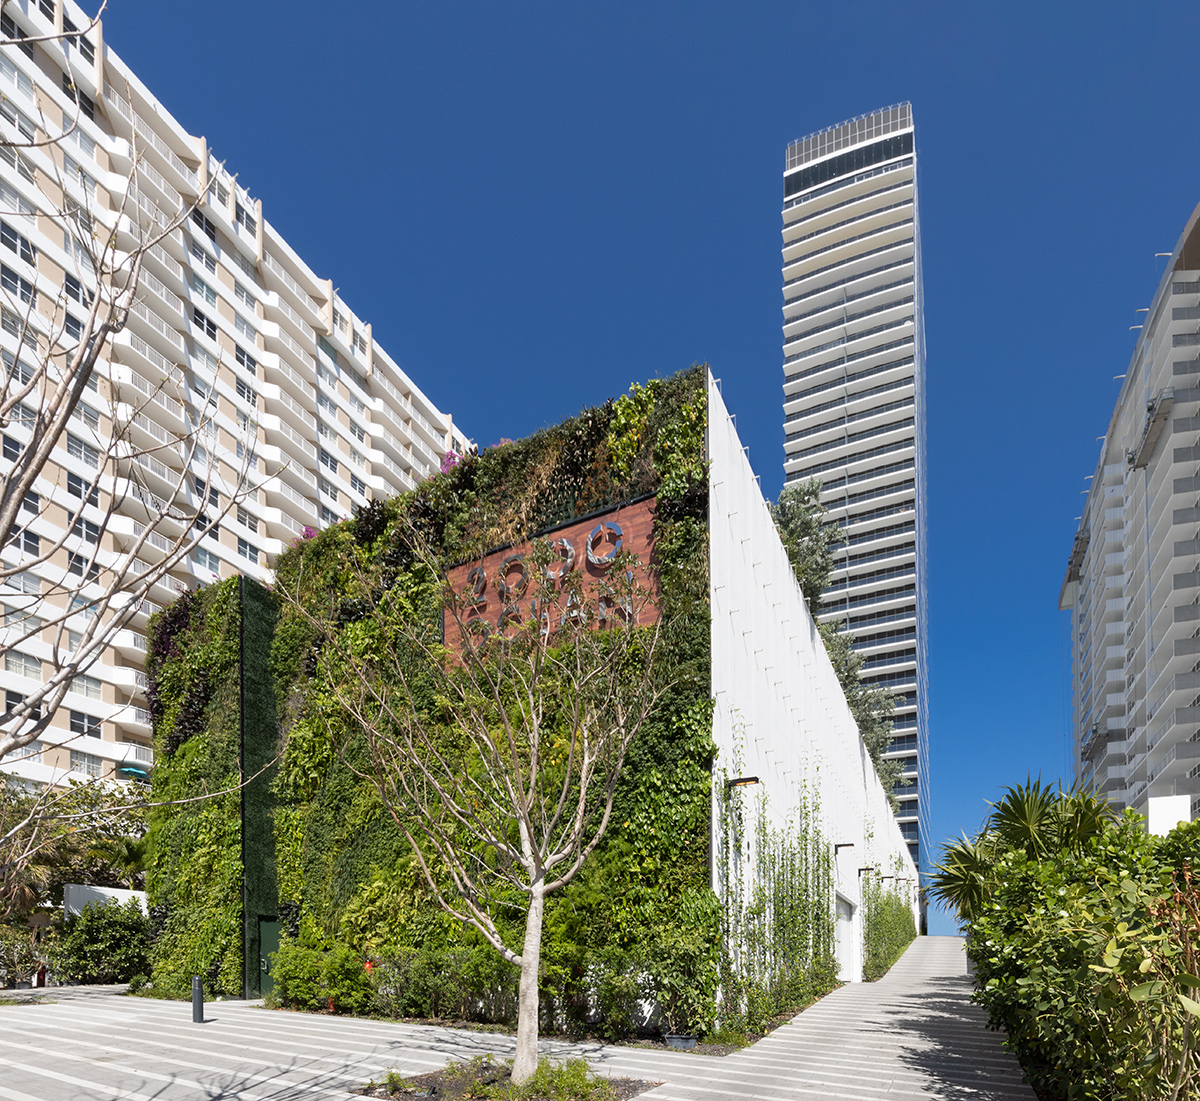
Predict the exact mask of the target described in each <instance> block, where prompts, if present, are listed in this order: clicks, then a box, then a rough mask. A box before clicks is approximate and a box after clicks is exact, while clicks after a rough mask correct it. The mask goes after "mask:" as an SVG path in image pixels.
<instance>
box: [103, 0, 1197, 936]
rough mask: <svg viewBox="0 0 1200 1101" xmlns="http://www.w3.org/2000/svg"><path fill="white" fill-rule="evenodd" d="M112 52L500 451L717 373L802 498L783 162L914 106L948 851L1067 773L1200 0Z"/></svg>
mask: <svg viewBox="0 0 1200 1101" xmlns="http://www.w3.org/2000/svg"><path fill="white" fill-rule="evenodd" d="M105 39H106V41H107V42H108V43H109V44H110V45H111V46H112V47H113V48H114V49H115V50H116V51H117V52H118V53H119V54H120V55H121V56H122V57H123V58H124V59H125V60H126V61H127V62H128V63H129V64H130V65H131V66H132V68H133V69H134V71H135V72H137V73H138V75H139V76H140V77H141V78H142V79H143V80H144V81H145V83H146V84H147V86H148V87H149V88H150V89H151V90H152V91H153V92H154V93H155V94H156V95H157V96H158V97H159V99H160V100H161V101H162V102H163V103H164V104H165V105H166V107H167V108H168V109H169V110H171V111H172V112H173V113H174V114H175V116H176V117H177V118H178V119H179V120H180V121H181V122H182V123H183V125H184V126H186V127H187V128H188V129H189V130H190V131H191V132H192V133H195V134H205V135H206V136H207V137H208V139H209V143H210V146H211V147H212V148H213V149H214V151H215V152H216V153H217V155H218V156H219V157H222V158H224V159H225V160H226V162H227V164H228V166H229V168H230V169H231V170H232V171H234V172H237V173H239V175H240V178H241V180H242V182H243V183H244V184H245V185H246V186H248V187H249V188H250V190H251V192H252V193H253V194H254V195H255V196H257V197H260V198H261V199H262V200H263V206H264V213H265V216H266V217H267V218H268V220H270V221H271V222H272V223H274V225H275V226H276V227H277V228H278V229H279V230H280V231H281V232H282V233H283V235H284V236H285V237H286V238H287V239H288V241H289V242H290V243H291V244H292V245H293V246H294V247H295V248H296V250H297V251H298V252H299V253H300V254H301V255H302V256H303V257H304V258H305V259H306V260H307V261H308V263H309V264H310V266H311V267H312V268H313V269H314V270H315V271H316V272H317V274H318V275H321V276H322V277H332V278H333V280H334V283H335V285H337V286H338V287H339V288H340V289H341V293H342V296H343V297H344V298H345V300H346V301H347V303H349V304H350V305H351V307H352V308H353V309H354V310H355V311H356V312H357V313H358V314H359V315H360V316H361V317H363V318H364V319H366V320H370V321H371V322H372V323H373V325H374V332H375V337H376V339H377V340H378V341H380V342H381V343H382V344H383V346H384V347H386V348H387V349H388V350H389V351H390V352H391V353H392V355H394V356H395V357H396V359H397V360H398V361H399V362H400V363H401V364H402V366H403V367H404V368H405V369H406V370H407V371H408V373H409V374H410V375H411V376H412V377H413V378H414V379H415V380H416V381H417V382H418V383H419V385H421V386H422V388H423V389H425V391H426V392H427V393H428V394H429V396H430V397H431V398H432V399H433V400H434V401H435V402H436V403H438V405H439V406H440V407H441V408H443V409H447V410H449V411H451V412H452V413H453V414H454V416H455V418H456V420H457V421H458V423H460V424H461V425H462V427H463V428H464V429H465V430H466V431H467V432H468V433H469V434H470V435H472V436H474V437H475V438H476V439H477V440H478V442H479V443H480V444H481V445H486V444H489V443H492V442H495V441H496V440H498V439H499V438H500V437H501V436H508V437H518V436H521V435H524V434H526V433H528V432H530V431H532V430H534V429H536V428H539V427H541V426H543V425H545V424H549V423H553V422H555V421H558V420H560V419H561V418H562V417H563V416H566V415H569V414H572V413H574V412H576V411H577V410H578V409H580V408H581V407H583V406H584V405H587V404H590V403H594V402H599V401H603V400H604V399H605V398H606V397H608V396H610V395H612V394H615V393H618V392H620V391H622V390H624V389H625V388H626V387H627V386H628V385H629V383H630V382H631V381H634V380H642V379H645V378H648V377H651V376H654V375H664V374H669V373H672V372H674V371H676V370H678V369H680V368H682V367H686V366H688V365H689V364H690V363H692V362H695V361H698V360H699V361H707V362H709V363H711V364H712V365H713V368H714V370H715V372H716V373H717V375H718V376H720V377H721V378H722V379H723V382H724V394H725V400H726V402H727V404H728V405H729V407H730V408H731V409H732V410H734V411H735V412H736V413H737V418H738V427H739V430H740V431H741V434H742V438H743V441H744V442H745V443H746V444H748V445H749V447H750V456H751V460H752V462H753V463H754V466H755V469H756V470H757V471H758V472H759V473H760V474H761V477H762V484H763V488H764V491H766V492H767V493H768V494H770V495H772V496H773V495H775V494H777V493H778V491H779V488H780V485H781V483H782V444H783V430H782V414H781V390H780V384H781V381H782V369H781V363H782V356H781V352H780V316H781V315H780V305H781V300H782V299H781V292H780V274H779V267H780V262H779V243H780V237H779V229H780V205H781V193H782V182H781V173H782V165H783V155H784V148H785V146H786V145H787V143H788V142H789V141H790V140H792V139H794V138H797V137H800V136H802V135H804V134H806V133H809V132H811V131H813V130H817V129H821V128H822V127H825V126H827V125H830V124H833V123H836V122H840V121H842V120H843V119H846V118H849V117H851V116H854V115H858V114H861V113H863V112H866V111H870V110H873V109H875V108H877V107H881V106H884V105H887V104H891V103H895V102H898V101H900V100H909V101H911V102H912V104H913V108H914V113H915V118H916V123H917V151H918V159H919V182H920V203H921V219H922V234H923V242H922V244H923V250H924V261H925V303H926V336H927V343H928V379H929V402H928V421H929V437H928V452H929V518H930V562H929V583H930V588H929V593H930V665H931V679H930V706H931V733H930V747H931V751H930V761H931V771H932V782H931V789H930V792H931V796H932V823H933V836H934V839H935V840H939V839H941V838H944V837H947V836H952V835H955V834H957V833H958V832H959V831H961V830H968V831H973V830H974V829H976V828H977V827H978V825H979V823H980V821H981V819H982V817H983V815H984V814H985V813H986V811H987V806H986V803H985V800H987V799H991V798H995V797H996V794H997V792H998V791H999V789H1000V788H1001V787H1002V786H1003V785H1004V784H1008V783H1013V782H1017V781H1021V780H1024V779H1025V777H1026V775H1027V774H1029V773H1032V774H1034V775H1038V774H1041V775H1042V776H1043V777H1045V778H1049V779H1055V778H1058V776H1059V775H1060V774H1067V773H1069V768H1070V765H1069V747H1068V742H1067V730H1068V727H1067V722H1068V715H1069V707H1070V703H1069V673H1070V671H1069V650H1068V641H1067V635H1068V628H1067V622H1066V617H1065V615H1063V614H1060V613H1059V612H1058V611H1057V597H1058V590H1059V585H1060V583H1061V580H1062V571H1063V567H1064V565H1065V561H1066V555H1067V552H1068V550H1069V548H1070V542H1071V536H1072V533H1073V531H1074V527H1075V520H1074V517H1076V516H1077V515H1078V514H1079V505H1080V503H1081V502H1082V496H1081V494H1080V490H1081V489H1083V488H1084V485H1085V483H1084V480H1083V479H1084V476H1085V475H1087V474H1090V473H1091V471H1092V468H1093V466H1094V464H1095V461H1096V456H1097V454H1098V446H1099V445H1098V443H1097V441H1096V437H1097V436H1099V435H1101V434H1103V432H1104V431H1105V428H1106V426H1107V422H1108V417H1109V414H1110V413H1111V410H1112V404H1113V401H1114V400H1115V398H1116V387H1117V383H1115V382H1113V376H1114V375H1119V374H1121V373H1122V372H1123V371H1124V370H1125V366H1126V363H1127V360H1128V357H1129V354H1130V352H1131V350H1132V347H1133V334H1131V333H1130V331H1129V326H1131V325H1134V324H1136V323H1137V322H1138V317H1137V315H1135V310H1136V309H1137V308H1138V307H1142V306H1146V305H1148V304H1149V300H1150V297H1151V295H1152V294H1153V291H1154V288H1155V286H1156V284H1157V280H1158V277H1159V275H1160V273H1161V267H1160V266H1159V265H1161V264H1162V261H1161V260H1155V259H1154V254H1155V253H1156V252H1169V251H1170V250H1171V249H1172V248H1173V246H1174V244H1175V241H1176V239H1177V237H1178V235H1179V233H1180V231H1181V230H1182V228H1183V225H1184V222H1185V220H1186V219H1187V217H1188V215H1189V214H1190V212H1191V210H1192V209H1193V207H1194V206H1195V205H1196V203H1197V202H1200V140H1198V138H1200V135H1198V128H1200V123H1198V120H1197V115H1196V97H1195V90H1194V87H1193V85H1194V78H1195V56H1194V50H1195V43H1196V42H1197V41H1198V40H1200V5H1197V4H1195V3H1191V4H1183V3H1155V4H1143V5H1134V4H1124V5H1117V4H1111V3H1095V2H1093V3H1087V4H1084V3H1074V2H1072V3H1058V4H1044V3H1042V4H1032V3H1029V4H1025V3H1013V4H1006V5H999V4H971V5H967V4H960V3H956V4H949V3H924V4H920V5H917V4H908V5H899V4H886V5H882V4H874V3H855V4H824V5H815V4H812V3H800V2H796V0H792V2H790V3H744V4H737V5H734V4H718V3H701V2H693V3H681V2H679V3H664V2H656V0H639V2H637V3H604V4H587V5H585V4H564V3H561V2H560V3H521V4H496V3H459V2H447V3H438V4H421V5H416V4H410V3H395V4H378V3H365V2H356V0H345V2H343V3H340V4H337V5H331V4H327V3H326V4H316V3H312V2H310V0H295V2H291V3H287V4H282V3H269V2H259V3H237V4H235V3H231V2H228V0H208V2H207V3H206V4H204V5H203V6H202V7H201V8H197V7H196V6H194V5H183V4H165V3H163V2H162V0H111V7H110V10H109V11H108V13H107V14H106V17H105ZM935 931H936V930H935Z"/></svg>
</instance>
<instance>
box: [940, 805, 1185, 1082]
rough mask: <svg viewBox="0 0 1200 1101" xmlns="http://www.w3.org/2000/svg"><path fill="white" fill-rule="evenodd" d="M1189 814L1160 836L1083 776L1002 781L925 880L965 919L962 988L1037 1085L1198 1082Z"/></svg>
mask: <svg viewBox="0 0 1200 1101" xmlns="http://www.w3.org/2000/svg"><path fill="white" fill-rule="evenodd" d="M1198 862H1200V823H1191V824H1181V825H1180V826H1178V827H1176V829H1175V830H1173V831H1172V832H1171V833H1170V834H1168V835H1167V836H1166V837H1154V836H1150V835H1148V834H1147V833H1146V832H1145V828H1144V821H1143V819H1142V818H1141V817H1140V816H1139V815H1136V814H1134V813H1133V812H1126V813H1125V814H1124V815H1123V816H1120V817H1118V816H1117V815H1116V814H1115V813H1114V812H1112V811H1111V810H1110V809H1108V808H1106V807H1105V805H1104V803H1103V801H1102V800H1099V799H1097V798H1096V797H1094V796H1092V795H1089V794H1087V793H1084V792H1079V791H1071V792H1060V791H1055V790H1054V789H1052V788H1049V787H1047V786H1045V785H1042V784H1040V783H1036V782H1031V783H1029V784H1027V785H1022V786H1020V787H1017V788H1012V789H1010V790H1009V791H1008V792H1007V794H1006V795H1005V797H1004V798H1003V799H1002V800H1001V801H1000V802H999V803H998V804H997V805H996V810H995V812H994V813H993V814H992V815H991V816H990V818H989V820H988V823H987V825H986V826H985V829H984V830H983V831H982V832H981V833H980V834H979V835H978V836H977V837H976V838H974V839H973V840H964V841H962V842H956V843H954V844H953V845H950V846H947V847H946V850H945V852H944V854H943V860H942V862H941V863H940V864H939V865H938V867H937V870H936V873H935V877H934V885H933V890H934V893H935V895H936V896H938V897H940V898H941V899H942V900H943V901H945V902H947V903H948V904H949V905H950V906H951V907H953V908H954V909H956V910H957V911H958V913H959V915H960V916H961V917H962V918H963V919H964V920H965V921H966V922H967V929H968V954H969V956H970V958H971V961H972V962H973V963H974V965H975V987H976V992H975V999H976V1000H977V1001H978V1002H979V1003H980V1004H981V1005H982V1006H983V1007H984V1008H985V1009H986V1010H987V1011H988V1015H989V1018H990V1020H991V1023H992V1025H993V1027H996V1028H1003V1029H1004V1030H1006V1032H1007V1033H1008V1042H1009V1045H1010V1046H1011V1047H1012V1048H1013V1050H1014V1051H1015V1052H1016V1054H1017V1055H1018V1057H1019V1058H1020V1060H1021V1063H1022V1065H1023V1067H1024V1068H1025V1072H1026V1075H1027V1076H1028V1078H1029V1080H1030V1081H1031V1082H1032V1084H1033V1085H1034V1087H1035V1088H1036V1089H1037V1090H1038V1091H1039V1094H1040V1095H1041V1096H1043V1097H1061V1098H1070V1099H1072V1101H1074V1099H1089V1101H1092V1099H1094V1101H1116V1099H1118V1098H1127V1097H1129V1098H1132V1097H1137V1098H1140V1097H1163V1098H1177V1097H1179V1098H1182V1097H1192V1096H1195V1091H1196V1089H1197V1088H1200V1049H1198V1047H1197V1034H1198V1031H1200V1029H1198V1026H1200V881H1198V880H1197V878H1196V874H1195V872H1194V871H1193V869H1194V868H1196V867H1197V865H1198Z"/></svg>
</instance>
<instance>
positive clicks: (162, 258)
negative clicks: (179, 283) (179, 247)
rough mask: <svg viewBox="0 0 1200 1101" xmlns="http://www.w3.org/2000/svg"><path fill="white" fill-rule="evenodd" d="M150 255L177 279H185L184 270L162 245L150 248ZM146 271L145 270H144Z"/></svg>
mask: <svg viewBox="0 0 1200 1101" xmlns="http://www.w3.org/2000/svg"><path fill="white" fill-rule="evenodd" d="M149 251H150V255H151V256H153V257H154V259H155V260H157V261H158V262H159V263H160V264H162V266H163V267H164V268H166V269H167V271H169V272H171V274H172V275H174V276H175V278H176V279H182V278H183V268H181V267H180V266H179V264H178V263H177V262H176V261H175V259H174V257H172V256H169V255H168V254H167V252H166V250H165V249H164V248H163V247H162V245H152V246H151V247H150V250H149ZM143 270H145V269H143Z"/></svg>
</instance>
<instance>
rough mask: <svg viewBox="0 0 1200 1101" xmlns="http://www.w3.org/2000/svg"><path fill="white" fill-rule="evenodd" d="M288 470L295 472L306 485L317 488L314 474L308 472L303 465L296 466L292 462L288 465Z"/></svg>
mask: <svg viewBox="0 0 1200 1101" xmlns="http://www.w3.org/2000/svg"><path fill="white" fill-rule="evenodd" d="M288 472H289V473H291V474H295V475H296V476H297V477H298V478H299V479H300V481H302V482H303V483H304V484H305V485H306V486H311V487H312V488H313V489H316V488H317V479H316V475H314V474H310V473H309V472H308V471H307V470H305V469H304V467H302V466H297V465H296V464H295V463H293V464H292V465H291V466H289V467H288Z"/></svg>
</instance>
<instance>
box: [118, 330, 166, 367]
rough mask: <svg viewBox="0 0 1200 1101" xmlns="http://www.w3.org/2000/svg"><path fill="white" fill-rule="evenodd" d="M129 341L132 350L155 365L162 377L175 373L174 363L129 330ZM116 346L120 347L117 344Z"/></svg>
mask: <svg viewBox="0 0 1200 1101" xmlns="http://www.w3.org/2000/svg"><path fill="white" fill-rule="evenodd" d="M129 343H130V344H131V345H133V349H134V351H136V352H137V353H138V354H139V355H140V356H143V357H144V358H145V359H147V360H148V361H149V362H150V364H151V365H152V366H154V367H157V368H158V369H159V370H160V371H161V372H162V374H163V377H164V378H168V377H170V376H171V375H172V374H174V373H175V370H176V368H175V365H174V364H173V363H172V362H171V361H170V360H169V359H167V357H166V356H164V355H163V354H162V352H160V351H158V349H157V348H151V347H150V345H149V344H147V343H146V342H145V341H144V340H143V339H142V338H141V337H140V336H138V335H137V333H135V332H132V331H130V332H129ZM116 346H117V347H120V345H119V344H118V345H116Z"/></svg>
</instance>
